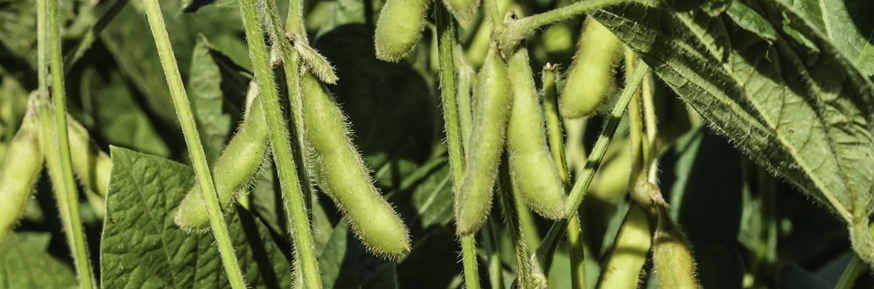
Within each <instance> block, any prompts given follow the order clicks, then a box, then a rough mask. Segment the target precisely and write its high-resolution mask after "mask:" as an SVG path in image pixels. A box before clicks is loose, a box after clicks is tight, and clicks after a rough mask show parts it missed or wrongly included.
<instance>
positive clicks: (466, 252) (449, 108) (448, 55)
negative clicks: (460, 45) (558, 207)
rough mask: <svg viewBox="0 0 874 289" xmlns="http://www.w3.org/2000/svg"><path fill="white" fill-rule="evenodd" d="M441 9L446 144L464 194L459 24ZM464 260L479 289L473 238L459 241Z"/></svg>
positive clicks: (456, 187) (470, 282)
mask: <svg viewBox="0 0 874 289" xmlns="http://www.w3.org/2000/svg"><path fill="white" fill-rule="evenodd" d="M434 7H435V8H436V9H437V49H438V60H439V68H440V88H441V89H440V95H441V99H442V101H443V118H444V123H445V125H446V143H447V146H448V147H449V167H450V168H451V170H452V187H453V191H455V192H456V193H458V192H459V191H460V186H461V179H462V178H463V176H464V154H463V153H462V147H461V128H460V126H459V118H458V102H457V100H456V96H457V89H458V86H457V85H456V83H455V68H454V63H453V61H454V60H453V56H454V54H453V53H452V48H453V47H455V41H456V39H455V37H456V35H455V24H454V23H453V22H452V18H451V16H450V15H449V12H448V11H446V8H444V7H443V5H442V3H440V2H435V4H434ZM459 239H460V241H461V259H462V264H463V265H464V283H465V286H466V288H468V289H479V288H480V284H479V272H478V271H477V270H478V265H477V260H476V241H475V240H474V236H473V234H471V235H465V236H460V237H459Z"/></svg>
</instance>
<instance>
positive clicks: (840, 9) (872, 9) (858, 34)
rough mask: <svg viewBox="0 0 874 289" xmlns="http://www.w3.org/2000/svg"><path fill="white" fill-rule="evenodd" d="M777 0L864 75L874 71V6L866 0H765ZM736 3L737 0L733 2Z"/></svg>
mask: <svg viewBox="0 0 874 289" xmlns="http://www.w3.org/2000/svg"><path fill="white" fill-rule="evenodd" d="M768 1H772V2H780V3H782V4H783V7H784V9H786V10H791V11H793V14H796V15H798V17H799V18H801V19H803V20H804V22H805V25H807V26H810V27H812V28H814V29H815V30H816V32H817V33H819V34H821V35H822V36H824V38H825V39H827V40H829V41H830V42H831V43H832V44H833V45H834V46H835V48H836V49H837V50H839V51H840V52H841V53H842V54H843V56H844V57H845V58H846V59H847V60H848V61H849V63H850V65H855V66H856V67H858V68H859V70H860V71H861V72H862V73H863V74H865V75H869V76H870V75H872V74H874V44H872V40H874V39H872V36H874V19H871V15H874V6H872V5H871V2H870V1H867V0H768ZM735 2H737V1H735Z"/></svg>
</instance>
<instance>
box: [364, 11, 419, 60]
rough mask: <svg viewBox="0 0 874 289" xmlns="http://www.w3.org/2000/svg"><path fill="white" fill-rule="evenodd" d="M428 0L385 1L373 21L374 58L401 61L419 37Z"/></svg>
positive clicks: (414, 45)
mask: <svg viewBox="0 0 874 289" xmlns="http://www.w3.org/2000/svg"><path fill="white" fill-rule="evenodd" d="M429 3H431V0H388V1H386V2H385V5H383V6H382V12H380V14H379V20H377V21H376V35H375V36H374V42H375V44H376V58H378V59H380V60H384V61H389V62H397V61H399V60H401V58H404V56H406V55H407V53H409V52H410V51H412V50H413V48H415V47H416V43H418V42H419V39H420V38H421V37H422V29H423V28H425V11H426V10H427V7H428V4H429Z"/></svg>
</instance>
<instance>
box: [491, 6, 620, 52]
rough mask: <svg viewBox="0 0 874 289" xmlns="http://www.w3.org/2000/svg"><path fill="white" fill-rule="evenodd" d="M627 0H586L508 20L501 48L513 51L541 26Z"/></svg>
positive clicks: (502, 35)
mask: <svg viewBox="0 0 874 289" xmlns="http://www.w3.org/2000/svg"><path fill="white" fill-rule="evenodd" d="M627 1H628V0H586V1H580V2H576V3H574V4H571V5H568V6H564V7H561V8H556V9H553V10H550V11H547V12H543V13H540V14H537V15H531V16H528V17H525V18H522V19H519V20H516V21H512V22H510V23H509V24H508V25H507V26H506V28H505V29H504V31H503V32H502V33H501V34H500V35H501V38H500V39H501V50H503V51H513V48H514V47H516V45H519V42H520V41H522V39H525V38H526V37H528V36H531V35H532V34H534V31H536V30H537V29H539V28H540V27H542V26H545V25H549V24H552V23H555V22H559V21H562V20H565V19H568V18H571V17H574V16H579V15H580V14H583V13H586V12H589V11H592V10H597V9H601V8H604V7H608V6H611V5H616V4H619V3H624V2H627Z"/></svg>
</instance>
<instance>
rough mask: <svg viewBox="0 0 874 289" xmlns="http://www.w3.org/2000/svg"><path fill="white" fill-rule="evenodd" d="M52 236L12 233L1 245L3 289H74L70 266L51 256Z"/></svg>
mask: <svg viewBox="0 0 874 289" xmlns="http://www.w3.org/2000/svg"><path fill="white" fill-rule="evenodd" d="M50 239H51V234H48V233H19V232H10V233H9V234H8V235H6V239H5V240H2V241H0V242H2V243H0V288H2V289H6V288H8V289H27V288H75V287H76V286H77V285H78V284H79V281H78V280H76V274H75V273H73V267H72V264H68V263H66V262H63V261H61V260H58V259H57V258H55V257H53V256H52V255H49V253H48V252H46V248H48V246H49V241H50Z"/></svg>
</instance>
